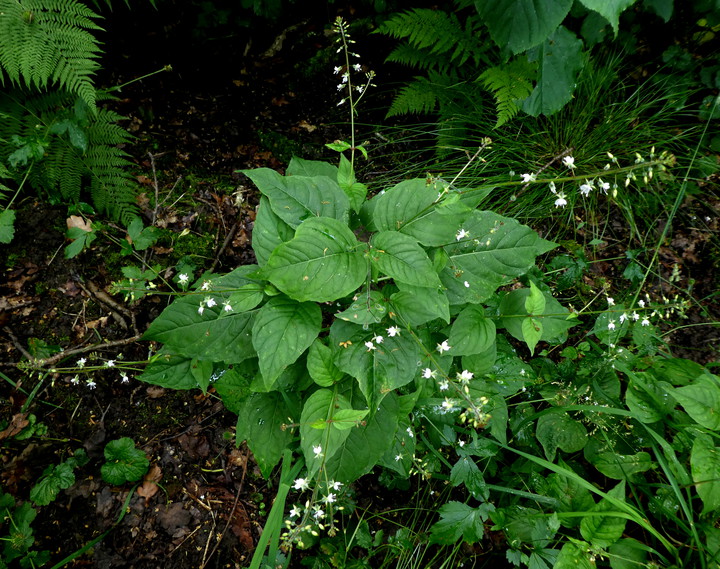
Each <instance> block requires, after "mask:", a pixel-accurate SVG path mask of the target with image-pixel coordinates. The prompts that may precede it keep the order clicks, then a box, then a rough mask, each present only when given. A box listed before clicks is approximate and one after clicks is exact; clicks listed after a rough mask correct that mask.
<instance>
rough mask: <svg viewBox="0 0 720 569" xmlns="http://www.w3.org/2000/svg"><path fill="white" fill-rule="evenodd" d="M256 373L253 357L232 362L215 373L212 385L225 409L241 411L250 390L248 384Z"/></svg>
mask: <svg viewBox="0 0 720 569" xmlns="http://www.w3.org/2000/svg"><path fill="white" fill-rule="evenodd" d="M257 375H258V364H257V360H255V359H249V360H245V361H244V362H241V363H239V364H234V365H233V366H232V367H230V368H225V369H224V370H221V371H219V372H218V373H217V374H216V377H217V380H215V382H214V383H213V387H214V388H215V392H216V393H217V394H218V395H219V396H220V398H221V399H222V402H223V405H224V406H225V408H226V409H228V410H229V411H231V412H233V413H235V414H239V413H240V412H241V409H243V407H244V406H245V401H246V399H247V398H248V396H249V395H250V393H251V392H252V391H251V389H250V384H251V383H252V381H253V379H254V378H255V377H256V376H257Z"/></svg>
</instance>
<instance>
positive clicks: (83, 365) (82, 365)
mask: <svg viewBox="0 0 720 569" xmlns="http://www.w3.org/2000/svg"><path fill="white" fill-rule="evenodd" d="M86 363H87V360H86V359H85V358H80V359H79V360H78V361H77V362H75V365H77V366H78V367H80V368H83V367H85V364H86Z"/></svg>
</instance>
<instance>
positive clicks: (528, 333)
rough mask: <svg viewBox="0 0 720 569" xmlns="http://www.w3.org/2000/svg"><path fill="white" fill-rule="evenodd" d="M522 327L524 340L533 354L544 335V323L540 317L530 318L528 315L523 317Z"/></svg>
mask: <svg viewBox="0 0 720 569" xmlns="http://www.w3.org/2000/svg"><path fill="white" fill-rule="evenodd" d="M520 327H521V329H522V339H523V342H525V343H526V344H527V347H528V349H529V350H530V354H532V353H533V352H534V351H535V346H537V343H538V342H539V341H540V338H541V337H542V335H543V323H542V321H541V320H539V319H538V318H530V317H529V316H528V317H527V318H523V319H522V323H521V324H520Z"/></svg>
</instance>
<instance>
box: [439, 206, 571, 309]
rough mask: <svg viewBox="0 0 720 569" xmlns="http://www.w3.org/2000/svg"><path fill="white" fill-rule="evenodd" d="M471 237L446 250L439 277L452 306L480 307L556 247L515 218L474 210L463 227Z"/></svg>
mask: <svg viewBox="0 0 720 569" xmlns="http://www.w3.org/2000/svg"><path fill="white" fill-rule="evenodd" d="M463 229H465V230H466V231H467V232H468V233H469V237H467V238H465V239H463V240H462V241H457V242H455V243H452V244H450V245H447V246H446V247H445V251H446V252H447V253H448V255H449V256H450V260H449V261H448V265H447V267H446V268H445V269H444V270H443V271H442V273H441V274H440V278H441V280H442V283H443V285H445V287H446V288H447V294H448V299H449V300H450V304H451V305H452V304H465V303H471V304H479V303H481V302H483V301H485V300H487V299H488V298H489V297H490V296H491V295H492V294H493V293H494V292H495V290H496V289H497V288H498V287H499V286H501V285H503V284H507V283H509V282H511V281H512V279H513V278H514V277H518V276H520V275H522V274H524V273H526V272H527V271H528V269H530V267H532V266H533V264H534V263H535V258H536V257H537V256H538V255H541V254H542V253H546V252H548V251H550V250H552V249H554V248H555V247H556V246H557V245H556V244H555V243H551V242H550V241H546V240H545V239H542V238H540V237H539V236H538V234H537V233H535V232H534V231H533V230H532V229H530V228H529V227H527V226H525V225H520V223H518V222H517V221H515V220H514V219H511V218H508V217H503V216H501V215H498V214H496V213H494V212H491V211H474V212H473V214H472V216H471V217H470V218H468V220H467V221H465V223H464V224H463Z"/></svg>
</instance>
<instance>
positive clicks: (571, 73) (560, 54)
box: [523, 26, 585, 117]
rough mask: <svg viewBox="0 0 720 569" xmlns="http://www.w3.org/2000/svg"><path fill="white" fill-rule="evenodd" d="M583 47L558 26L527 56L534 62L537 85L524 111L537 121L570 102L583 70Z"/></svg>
mask: <svg viewBox="0 0 720 569" xmlns="http://www.w3.org/2000/svg"><path fill="white" fill-rule="evenodd" d="M582 48H583V43H582V40H579V39H578V38H577V37H576V36H575V34H574V33H572V32H571V31H569V30H568V29H566V28H564V27H563V26H560V27H559V28H558V29H557V30H556V31H555V33H553V34H552V36H550V37H549V38H548V39H547V40H546V41H545V43H543V44H542V45H540V46H538V47H536V48H533V49H532V50H531V51H529V52H528V60H529V61H530V62H535V61H536V62H537V64H538V72H537V84H536V85H535V90H534V91H533V92H532V94H531V95H530V96H529V97H528V98H527V99H525V102H524V103H523V110H524V111H525V112H526V113H528V114H529V115H532V116H534V117H537V116H539V115H546V116H547V115H551V114H553V113H555V112H557V111H559V110H560V109H562V108H563V107H564V106H565V104H566V103H567V102H568V101H570V99H572V95H573V92H574V91H575V84H576V82H577V74H578V72H579V71H580V70H581V69H582V68H583V67H584V66H585V55H584V54H583V51H582Z"/></svg>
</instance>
